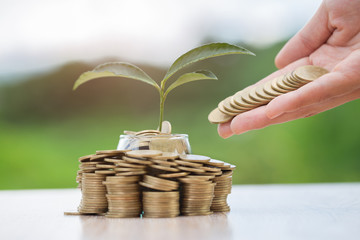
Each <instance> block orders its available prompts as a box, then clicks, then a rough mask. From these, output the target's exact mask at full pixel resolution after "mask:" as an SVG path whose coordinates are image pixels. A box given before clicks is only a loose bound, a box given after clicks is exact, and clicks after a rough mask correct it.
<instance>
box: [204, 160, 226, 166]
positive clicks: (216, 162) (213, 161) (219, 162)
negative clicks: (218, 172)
mask: <svg viewBox="0 0 360 240" xmlns="http://www.w3.org/2000/svg"><path fill="white" fill-rule="evenodd" d="M224 164H225V162H223V161H220V160H216V159H210V161H209V162H207V163H206V165H210V166H215V167H219V166H220V167H221V166H224Z"/></svg>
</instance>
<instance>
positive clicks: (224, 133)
mask: <svg viewBox="0 0 360 240" xmlns="http://www.w3.org/2000/svg"><path fill="white" fill-rule="evenodd" d="M218 133H219V136H220V137H222V138H224V139H226V138H229V137H231V136H232V135H234V133H233V132H232V130H231V128H230V122H227V123H221V124H219V125H218Z"/></svg>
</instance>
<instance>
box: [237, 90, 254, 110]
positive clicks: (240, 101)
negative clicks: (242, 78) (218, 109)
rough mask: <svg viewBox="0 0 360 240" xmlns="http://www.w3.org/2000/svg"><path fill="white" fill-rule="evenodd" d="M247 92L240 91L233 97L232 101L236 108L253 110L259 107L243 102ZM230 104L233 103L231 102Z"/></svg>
mask: <svg viewBox="0 0 360 240" xmlns="http://www.w3.org/2000/svg"><path fill="white" fill-rule="evenodd" d="M247 91H248V90H246V91H244V90H241V91H238V92H237V93H235V95H234V96H233V98H232V99H231V101H233V102H234V103H235V104H236V106H239V107H245V108H250V109H253V108H255V107H257V106H258V104H250V103H247V102H245V101H244V100H243V97H242V95H244V94H246V92H247ZM230 103H232V102H230Z"/></svg>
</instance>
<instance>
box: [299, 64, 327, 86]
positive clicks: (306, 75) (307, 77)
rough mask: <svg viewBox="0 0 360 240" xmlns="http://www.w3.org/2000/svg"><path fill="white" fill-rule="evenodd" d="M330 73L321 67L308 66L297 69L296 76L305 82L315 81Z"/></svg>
mask: <svg viewBox="0 0 360 240" xmlns="http://www.w3.org/2000/svg"><path fill="white" fill-rule="evenodd" d="M327 73H329V71H328V70H326V69H325V68H322V67H319V66H313V65H306V66H301V67H298V68H296V69H295V71H294V75H295V76H296V77H297V78H300V79H302V80H304V81H308V82H311V81H314V80H316V79H318V78H319V77H321V76H322V75H324V74H327Z"/></svg>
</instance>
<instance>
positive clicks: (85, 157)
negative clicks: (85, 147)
mask: <svg viewBox="0 0 360 240" xmlns="http://www.w3.org/2000/svg"><path fill="white" fill-rule="evenodd" d="M91 156H92V154H90V155H86V156H82V157H79V162H85V161H89V160H90V158H91Z"/></svg>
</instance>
